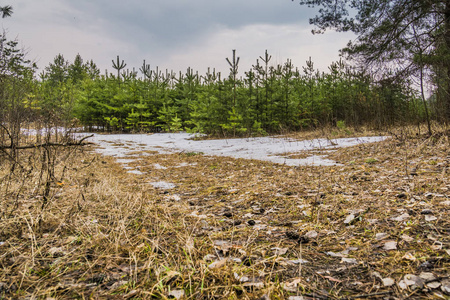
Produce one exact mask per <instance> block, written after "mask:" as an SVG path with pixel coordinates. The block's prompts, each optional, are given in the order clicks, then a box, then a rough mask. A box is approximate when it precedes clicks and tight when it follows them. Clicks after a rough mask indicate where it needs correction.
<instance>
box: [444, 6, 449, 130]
mask: <svg viewBox="0 0 450 300" xmlns="http://www.w3.org/2000/svg"><path fill="white" fill-rule="evenodd" d="M444 18H445V20H444V40H445V47H446V49H445V50H446V51H445V57H448V56H449V55H450V0H446V2H445V12H444ZM444 64H445V65H444V66H445V68H446V69H447V78H446V79H445V82H446V83H447V84H446V91H445V94H444V99H445V100H444V103H445V118H446V121H447V123H450V60H449V59H447V58H446V59H445V63H444Z"/></svg>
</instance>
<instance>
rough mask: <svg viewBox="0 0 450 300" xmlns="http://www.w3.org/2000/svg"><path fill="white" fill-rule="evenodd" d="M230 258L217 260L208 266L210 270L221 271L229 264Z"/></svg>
mask: <svg viewBox="0 0 450 300" xmlns="http://www.w3.org/2000/svg"><path fill="white" fill-rule="evenodd" d="M227 261H228V258H224V259H221V260H217V261H215V262H213V263H211V264H209V265H208V268H209V269H219V268H221V267H223V266H225V265H226V264H227Z"/></svg>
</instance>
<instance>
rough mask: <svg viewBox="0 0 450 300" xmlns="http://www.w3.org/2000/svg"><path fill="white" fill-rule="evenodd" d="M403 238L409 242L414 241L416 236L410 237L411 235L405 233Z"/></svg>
mask: <svg viewBox="0 0 450 300" xmlns="http://www.w3.org/2000/svg"><path fill="white" fill-rule="evenodd" d="M401 239H402V240H404V241H405V242H408V243H409V242H412V241H414V238H412V237H410V236H409V235H406V234H403V235H402V236H401Z"/></svg>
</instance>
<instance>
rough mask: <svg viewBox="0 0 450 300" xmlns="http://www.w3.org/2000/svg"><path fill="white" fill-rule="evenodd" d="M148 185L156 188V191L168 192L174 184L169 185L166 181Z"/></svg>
mask: <svg viewBox="0 0 450 300" xmlns="http://www.w3.org/2000/svg"><path fill="white" fill-rule="evenodd" d="M150 184H151V185H152V186H153V187H155V188H157V189H162V190H170V189H173V188H175V184H173V183H170V182H166V181H156V182H150Z"/></svg>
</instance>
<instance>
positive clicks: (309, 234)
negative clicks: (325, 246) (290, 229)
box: [305, 230, 318, 239]
mask: <svg viewBox="0 0 450 300" xmlns="http://www.w3.org/2000/svg"><path fill="white" fill-rule="evenodd" d="M317 235H318V233H317V231H315V230H311V231H308V232H307V233H306V234H305V236H306V237H308V238H310V239H313V238H315V237H317Z"/></svg>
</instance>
